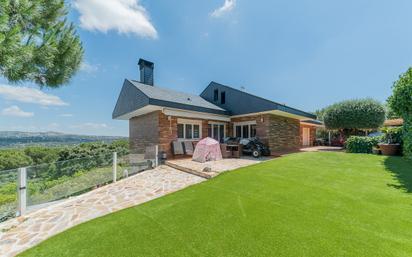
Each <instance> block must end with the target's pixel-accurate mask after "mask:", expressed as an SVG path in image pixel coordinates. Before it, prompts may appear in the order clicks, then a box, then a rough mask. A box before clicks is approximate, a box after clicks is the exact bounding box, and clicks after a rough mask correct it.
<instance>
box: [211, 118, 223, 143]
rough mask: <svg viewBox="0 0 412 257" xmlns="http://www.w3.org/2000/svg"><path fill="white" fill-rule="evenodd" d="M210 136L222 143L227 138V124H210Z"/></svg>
mask: <svg viewBox="0 0 412 257" xmlns="http://www.w3.org/2000/svg"><path fill="white" fill-rule="evenodd" d="M208 135H209V137H211V138H214V139H215V140H217V141H220V142H221V141H222V140H223V138H225V124H221V123H213V122H212V123H209V126H208Z"/></svg>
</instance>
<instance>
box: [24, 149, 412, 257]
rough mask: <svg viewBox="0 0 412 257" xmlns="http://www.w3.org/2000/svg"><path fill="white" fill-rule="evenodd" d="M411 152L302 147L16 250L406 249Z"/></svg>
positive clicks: (381, 252) (327, 252)
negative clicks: (387, 153)
mask: <svg viewBox="0 0 412 257" xmlns="http://www.w3.org/2000/svg"><path fill="white" fill-rule="evenodd" d="M410 192H412V162H411V161H406V160H405V159H402V158H399V157H392V158H385V157H381V156H373V155H363V154H346V153H301V154H293V155H289V156H287V157H284V158H279V159H275V160H273V161H269V162H265V163H262V164H259V165H255V166H250V167H246V168H242V169H238V170H235V171H231V172H228V173H225V174H223V175H221V176H219V177H217V178H215V179H212V180H210V181H207V182H205V183H201V184H198V185H195V186H192V187H189V188H187V189H185V190H182V191H179V192H177V193H174V194H171V195H168V196H166V197H162V198H160V199H157V200H154V201H151V202H149V203H146V204H143V205H140V206H137V207H133V208H130V209H126V210H123V211H120V212H117V213H114V214H111V215H108V216H105V217H102V218H99V219H96V220H93V221H90V222H87V223H85V224H82V225H79V226H77V227H75V228H73V229H70V230H68V231H66V232H64V233H61V234H59V235H57V236H55V237H53V238H51V239H49V240H47V241H45V242H43V243H41V244H40V245H38V246H37V247H34V248H32V249H30V250H29V251H27V252H25V253H23V254H22V256H36V257H39V256H70V257H72V256H144V257H148V256H226V257H227V256H253V257H255V256H299V257H301V256H314V257H319V256H322V257H324V256H334V257H336V256H374V257H377V256H412V195H411V194H410Z"/></svg>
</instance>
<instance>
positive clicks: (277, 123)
mask: <svg viewBox="0 0 412 257" xmlns="http://www.w3.org/2000/svg"><path fill="white" fill-rule="evenodd" d="M252 120H254V121H256V136H257V137H258V138H259V139H260V140H261V141H262V142H263V143H264V144H266V145H267V146H269V148H270V151H271V152H272V153H276V152H283V151H293V150H298V149H299V148H300V147H301V135H300V122H299V120H297V119H292V118H286V117H281V116H277V115H274V114H262V115H254V116H244V117H239V118H233V119H231V121H232V122H243V121H252ZM231 131H232V132H231V134H233V128H232V130H231Z"/></svg>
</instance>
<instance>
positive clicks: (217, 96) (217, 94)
mask: <svg viewBox="0 0 412 257" xmlns="http://www.w3.org/2000/svg"><path fill="white" fill-rule="evenodd" d="M213 101H215V102H218V101H219V89H215V90H213Z"/></svg>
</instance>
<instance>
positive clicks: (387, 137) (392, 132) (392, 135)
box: [381, 127, 403, 144]
mask: <svg viewBox="0 0 412 257" xmlns="http://www.w3.org/2000/svg"><path fill="white" fill-rule="evenodd" d="M381 131H382V132H383V133H384V136H383V139H382V142H383V143H388V144H402V135H403V128H402V127H393V128H392V127H383V128H382V129H381Z"/></svg>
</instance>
